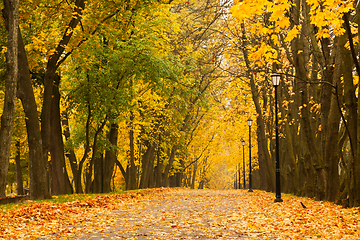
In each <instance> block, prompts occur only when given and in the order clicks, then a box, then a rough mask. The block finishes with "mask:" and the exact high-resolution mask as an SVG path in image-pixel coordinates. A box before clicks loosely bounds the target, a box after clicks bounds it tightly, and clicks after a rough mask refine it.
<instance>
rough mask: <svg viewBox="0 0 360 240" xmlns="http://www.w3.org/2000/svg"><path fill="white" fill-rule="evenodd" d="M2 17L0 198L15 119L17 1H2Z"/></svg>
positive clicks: (6, 173)
mask: <svg viewBox="0 0 360 240" xmlns="http://www.w3.org/2000/svg"><path fill="white" fill-rule="evenodd" d="M4 17H5V19H6V20H7V22H6V26H7V30H8V47H7V53H6V67H7V69H6V71H7V72H6V73H7V77H6V88H5V99H4V108H3V114H2V115H1V128H0V197H4V196H5V194H6V183H7V175H8V168H9V157H10V148H11V138H12V132H13V126H14V118H15V104H16V90H17V82H18V70H19V69H18V58H17V55H18V28H19V1H18V0H13V1H9V0H4Z"/></svg>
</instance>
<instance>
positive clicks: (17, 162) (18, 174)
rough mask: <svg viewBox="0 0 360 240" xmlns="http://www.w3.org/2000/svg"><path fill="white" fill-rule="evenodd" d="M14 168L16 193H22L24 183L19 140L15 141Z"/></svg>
mask: <svg viewBox="0 0 360 240" xmlns="http://www.w3.org/2000/svg"><path fill="white" fill-rule="evenodd" d="M15 170H16V185H17V195H24V185H23V178H22V167H21V155H20V141H19V140H17V141H16V156H15Z"/></svg>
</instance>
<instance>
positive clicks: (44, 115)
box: [41, 0, 85, 178]
mask: <svg viewBox="0 0 360 240" xmlns="http://www.w3.org/2000/svg"><path fill="white" fill-rule="evenodd" d="M84 8H85V0H76V1H75V7H74V9H73V10H74V14H73V15H72V18H71V20H70V22H69V25H68V27H67V28H66V30H65V32H64V35H63V37H62V39H61V40H60V42H59V43H58V45H57V47H56V49H55V51H54V53H53V54H52V55H51V56H50V57H49V60H48V62H47V65H46V72H45V77H44V94H43V105H42V111H41V137H42V154H43V161H44V163H45V164H46V166H47V164H48V153H49V148H50V140H51V138H50V134H51V125H50V122H51V108H52V106H53V104H52V97H53V83H54V80H55V76H56V70H57V69H58V67H59V65H60V64H59V59H60V57H61V56H62V54H63V53H64V50H65V47H66V46H67V44H68V43H69V41H70V39H71V37H72V35H73V33H74V29H75V28H76V26H77V25H78V24H79V22H80V20H81V16H82V13H83V10H84ZM59 148H61V147H59ZM45 173H46V178H49V176H48V175H47V174H48V172H45Z"/></svg>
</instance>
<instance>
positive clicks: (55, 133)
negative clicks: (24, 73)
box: [50, 75, 73, 195]
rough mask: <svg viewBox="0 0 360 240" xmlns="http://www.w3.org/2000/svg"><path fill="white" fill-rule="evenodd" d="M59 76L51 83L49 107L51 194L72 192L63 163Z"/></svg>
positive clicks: (63, 150)
mask: <svg viewBox="0 0 360 240" xmlns="http://www.w3.org/2000/svg"><path fill="white" fill-rule="evenodd" d="M59 83H60V76H58V75H57V76H56V81H55V84H54V85H53V99H52V102H51V104H52V107H51V122H50V123H51V125H50V126H51V142H50V154H51V171H52V176H51V180H52V181H51V194H54V195H60V194H68V193H72V192H73V189H72V187H71V184H70V180H69V176H68V173H67V170H66V165H65V155H64V153H65V149H64V142H63V136H62V128H61V120H60V92H59Z"/></svg>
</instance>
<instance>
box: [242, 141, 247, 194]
mask: <svg viewBox="0 0 360 240" xmlns="http://www.w3.org/2000/svg"><path fill="white" fill-rule="evenodd" d="M241 144H242V146H243V177H244V189H245V188H246V181H245V150H244V146H245V141H244V139H241Z"/></svg>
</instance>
